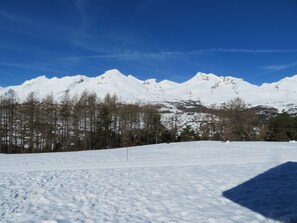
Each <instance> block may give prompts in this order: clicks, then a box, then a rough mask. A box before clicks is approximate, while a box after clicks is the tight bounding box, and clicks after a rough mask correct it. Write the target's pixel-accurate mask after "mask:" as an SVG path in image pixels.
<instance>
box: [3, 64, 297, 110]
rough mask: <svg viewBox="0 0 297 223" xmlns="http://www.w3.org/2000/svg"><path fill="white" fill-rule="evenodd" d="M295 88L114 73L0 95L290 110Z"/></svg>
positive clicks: (32, 83)
mask: <svg viewBox="0 0 297 223" xmlns="http://www.w3.org/2000/svg"><path fill="white" fill-rule="evenodd" d="M296 86H297V75H295V76H293V77H288V78H284V79H282V80H280V81H279V82H276V83H271V84H263V85H261V86H256V85H252V84H250V83H248V82H246V81H244V80H242V79H239V78H234V77H231V76H227V77H219V76H216V75H214V74H205V73H201V72H199V73H197V74H196V75H195V76H194V77H193V78H191V79H190V80H188V81H186V82H184V83H175V82H173V81H169V80H164V81H161V82H157V81H156V79H149V80H145V81H143V80H139V79H137V78H135V77H133V76H132V75H128V76H126V75H124V74H122V73H121V72H120V71H118V70H116V69H114V70H109V71H106V72H105V73H104V74H102V75H100V76H98V77H93V78H90V77H87V76H84V75H77V76H66V77H63V78H56V77H55V78H51V79H48V78H47V77H46V76H41V77H38V78H35V79H32V80H29V81H26V82H24V83H23V84H22V85H19V86H11V87H4V88H0V95H9V94H16V95H17V97H18V98H19V99H20V100H25V98H26V97H27V95H28V93H30V92H36V94H37V96H38V97H40V98H43V97H45V96H46V95H48V94H51V93H52V94H53V95H54V96H55V98H56V99H58V100H59V99H60V98H61V97H62V95H63V94H64V93H65V92H66V91H67V92H69V93H70V95H74V94H78V95H79V94H80V93H81V92H82V91H84V90H85V89H87V90H88V91H90V92H96V93H97V95H98V96H99V97H104V96H105V95H106V94H107V93H110V94H116V95H117V96H118V97H119V98H121V99H122V100H123V101H127V102H137V101H143V102H165V101H171V102H172V101H181V100H194V101H200V102H201V103H202V104H204V105H211V104H220V103H224V102H227V101H229V100H231V99H233V98H235V97H240V98H242V99H244V100H245V101H246V102H247V103H248V104H251V105H252V106H257V105H266V106H272V107H276V108H279V109H280V110H281V109H286V110H287V109H289V108H291V107H297V106H296V105H297V90H296Z"/></svg>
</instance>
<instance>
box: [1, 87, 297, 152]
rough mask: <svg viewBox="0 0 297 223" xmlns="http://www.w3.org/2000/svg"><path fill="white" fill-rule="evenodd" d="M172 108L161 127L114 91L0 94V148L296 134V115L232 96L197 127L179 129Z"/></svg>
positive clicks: (150, 109)
mask: <svg viewBox="0 0 297 223" xmlns="http://www.w3.org/2000/svg"><path fill="white" fill-rule="evenodd" d="M178 119H179V117H178V115H177V114H173V116H172V119H171V120H170V122H169V124H168V123H167V125H166V127H165V126H164V124H163V123H162V122H161V113H160V111H159V110H158V108H157V107H156V106H153V105H140V104H137V103H134V104H131V103H130V104H127V103H122V102H121V101H120V100H119V99H118V98H117V97H116V96H111V95H109V94H108V95H106V96H105V97H104V98H103V99H99V98H98V97H97V95H96V94H95V93H90V92H88V91H84V92H83V93H82V94H81V95H80V96H78V95H74V96H72V97H71V96H70V95H69V93H68V92H65V94H64V95H63V96H62V98H61V99H60V100H59V101H56V100H55V99H54V97H53V95H48V96H46V97H45V98H43V99H42V100H39V99H38V98H37V97H36V95H35V93H34V92H32V93H30V94H29V95H28V96H27V98H26V100H25V101H23V102H22V103H20V102H18V101H17V99H16V97H15V96H14V95H13V94H12V95H8V96H5V97H1V98H0V152H3V153H28V152H29V153H33V152H55V151H74V150H91V149H106V148H115V147H127V146H136V145H146V144H153V143H162V142H173V141H190V140H221V141H226V140H232V141H255V140H268V141H288V140H297V117H294V116H292V115H289V114H287V113H285V112H283V113H281V114H277V115H276V116H273V117H270V118H269V119H268V120H263V119H261V118H260V116H259V115H258V114H257V113H256V111H255V110H254V109H253V108H249V107H248V106H247V105H246V104H245V102H244V101H243V100H242V99H240V98H236V99H233V100H230V101H229V102H227V103H226V104H223V105H221V106H220V107H213V108H212V109H210V110H209V111H208V113H204V117H203V119H202V120H200V123H199V127H198V128H197V129H193V128H192V127H191V126H186V127H185V128H183V129H179V126H178V122H179V120H178Z"/></svg>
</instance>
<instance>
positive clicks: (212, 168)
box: [0, 142, 297, 222]
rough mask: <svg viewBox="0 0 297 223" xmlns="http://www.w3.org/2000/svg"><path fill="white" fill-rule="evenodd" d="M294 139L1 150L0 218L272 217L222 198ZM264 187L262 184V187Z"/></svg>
mask: <svg viewBox="0 0 297 223" xmlns="http://www.w3.org/2000/svg"><path fill="white" fill-rule="evenodd" d="M296 149H297V145H296V144H295V143H266V142H251V143H247V142H231V143H228V144H227V143H222V142H189V143H172V144H160V145H150V146H143V147H134V148H129V161H128V162H127V161H126V152H127V149H126V148H122V149H114V150H101V151H84V152H67V153H44V154H12V155H6V154H0V222H275V221H276V220H274V219H268V218H266V217H264V216H262V215H260V214H258V213H256V212H253V211H251V210H249V209H247V208H245V207H242V206H240V205H238V204H236V203H234V202H232V201H230V200H229V199H227V198H225V197H224V196H222V193H223V192H224V191H226V190H229V189H231V188H233V187H235V186H237V185H239V184H241V183H243V182H245V181H247V180H249V179H251V178H253V177H255V176H257V175H259V174H261V173H263V172H265V171H267V170H268V169H270V168H273V167H276V166H278V165H280V164H282V163H285V162H287V161H296V160H297V153H296ZM263 186H265V185H263Z"/></svg>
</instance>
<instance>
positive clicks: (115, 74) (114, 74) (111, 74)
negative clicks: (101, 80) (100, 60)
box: [101, 69, 126, 78]
mask: <svg viewBox="0 0 297 223" xmlns="http://www.w3.org/2000/svg"><path fill="white" fill-rule="evenodd" d="M123 76H124V77H126V75H124V74H122V73H121V72H120V71H119V70H118V69H111V70H107V71H105V72H104V74H102V75H101V77H106V78H111V77H123Z"/></svg>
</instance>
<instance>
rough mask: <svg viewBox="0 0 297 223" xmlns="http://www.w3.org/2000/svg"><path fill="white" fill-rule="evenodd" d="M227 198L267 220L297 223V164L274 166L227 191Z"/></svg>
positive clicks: (288, 163) (225, 194)
mask: <svg viewBox="0 0 297 223" xmlns="http://www.w3.org/2000/svg"><path fill="white" fill-rule="evenodd" d="M223 196H224V197H226V198H228V199H230V200H231V201H233V202H235V203H237V204H239V205H241V206H243V207H246V208H248V209H250V210H252V211H254V212H257V213H259V214H261V215H263V216H265V217H266V218H269V219H272V220H278V221H281V222H290V223H293V222H294V223H295V222H296V223H297V163H296V162H287V163H284V164H281V165H279V166H277V167H274V168H272V169H270V170H268V171H266V172H264V173H262V174H260V175H258V176H256V177H254V178H252V179H250V180H248V181H246V182H244V183H242V184H240V185H238V186H236V187H234V188H231V189H229V190H227V191H224V192H223Z"/></svg>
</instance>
